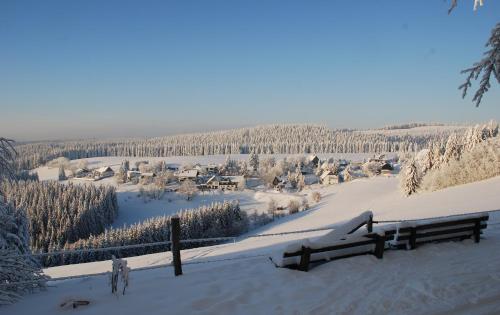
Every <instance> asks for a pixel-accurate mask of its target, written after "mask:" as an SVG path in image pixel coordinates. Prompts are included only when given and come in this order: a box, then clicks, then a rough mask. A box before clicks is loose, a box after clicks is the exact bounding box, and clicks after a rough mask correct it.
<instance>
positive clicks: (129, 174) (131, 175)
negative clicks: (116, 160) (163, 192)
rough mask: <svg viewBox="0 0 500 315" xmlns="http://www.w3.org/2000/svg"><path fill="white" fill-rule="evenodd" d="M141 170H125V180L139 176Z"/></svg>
mask: <svg viewBox="0 0 500 315" xmlns="http://www.w3.org/2000/svg"><path fill="white" fill-rule="evenodd" d="M140 177H141V172H139V171H127V181H131V180H133V179H134V178H140Z"/></svg>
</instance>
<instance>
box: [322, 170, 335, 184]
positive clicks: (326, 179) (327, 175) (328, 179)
mask: <svg viewBox="0 0 500 315" xmlns="http://www.w3.org/2000/svg"><path fill="white" fill-rule="evenodd" d="M320 180H321V183H322V184H323V185H333V184H338V183H340V177H339V176H338V175H336V174H335V173H334V172H332V171H325V172H323V174H321V176H320Z"/></svg>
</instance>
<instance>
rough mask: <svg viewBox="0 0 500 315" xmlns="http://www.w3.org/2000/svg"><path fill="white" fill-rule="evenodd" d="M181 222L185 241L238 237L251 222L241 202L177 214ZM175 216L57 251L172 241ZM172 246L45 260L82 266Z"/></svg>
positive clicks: (115, 230) (47, 263) (93, 237)
mask: <svg viewBox="0 0 500 315" xmlns="http://www.w3.org/2000/svg"><path fill="white" fill-rule="evenodd" d="M177 216H178V217H179V218H180V222H181V239H199V238H212V237H227V236H237V235H240V234H242V233H244V232H246V231H247V230H248V227H249V219H248V217H247V214H246V212H244V211H242V210H241V209H240V206H239V204H238V203H237V202H224V203H212V204H211V205H206V206H200V207H198V208H196V209H191V210H184V211H181V212H179V213H178V214H177ZM171 218H172V216H160V217H155V218H149V219H147V220H145V221H143V222H139V223H135V224H132V225H130V226H128V227H122V228H110V229H106V230H105V231H104V232H103V233H101V234H95V235H90V236H89V237H88V238H83V239H80V240H78V241H76V242H74V243H71V244H69V243H67V244H66V245H65V246H63V247H60V248H54V250H80V249H97V248H105V247H115V246H124V245H136V244H145V243H155V242H165V241H170V221H171ZM214 243H215V242H197V243H188V244H183V245H182V246H183V248H194V247H200V246H207V245H213V244H214ZM168 249H169V245H162V246H146V247H139V248H128V249H120V250H108V251H98V252H80V253H74V254H69V255H68V254H64V255H53V256H48V257H45V258H44V259H43V264H44V265H45V266H57V265H64V264H78V263H85V262H92V261H100V260H108V259H111V256H112V255H114V256H115V257H130V256H138V255H145V254H151V253H157V252H162V251H166V250H168Z"/></svg>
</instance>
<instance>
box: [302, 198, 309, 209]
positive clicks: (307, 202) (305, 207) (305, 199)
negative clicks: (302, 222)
mask: <svg viewBox="0 0 500 315" xmlns="http://www.w3.org/2000/svg"><path fill="white" fill-rule="evenodd" d="M301 210H302V211H305V210H309V201H307V198H302V205H301Z"/></svg>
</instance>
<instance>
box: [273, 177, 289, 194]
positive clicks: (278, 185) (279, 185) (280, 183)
mask: <svg viewBox="0 0 500 315" xmlns="http://www.w3.org/2000/svg"><path fill="white" fill-rule="evenodd" d="M272 185H273V187H274V189H275V190H277V191H282V190H283V188H285V186H286V181H284V180H282V179H280V178H278V177H274V179H273V181H272Z"/></svg>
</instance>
